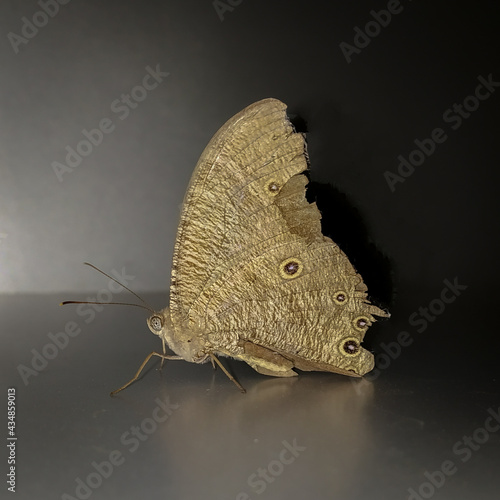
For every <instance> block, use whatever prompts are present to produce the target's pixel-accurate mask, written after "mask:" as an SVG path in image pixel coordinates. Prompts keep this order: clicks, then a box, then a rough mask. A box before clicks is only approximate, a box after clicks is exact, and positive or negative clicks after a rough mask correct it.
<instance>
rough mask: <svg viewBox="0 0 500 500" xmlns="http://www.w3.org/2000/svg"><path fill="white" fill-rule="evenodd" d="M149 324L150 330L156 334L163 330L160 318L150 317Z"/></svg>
mask: <svg viewBox="0 0 500 500" xmlns="http://www.w3.org/2000/svg"><path fill="white" fill-rule="evenodd" d="M149 324H150V325H151V328H152V329H153V330H155V331H157V332H161V329H162V328H163V321H162V320H161V318H160V316H151V318H150V319H149Z"/></svg>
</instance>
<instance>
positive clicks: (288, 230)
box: [112, 99, 389, 394]
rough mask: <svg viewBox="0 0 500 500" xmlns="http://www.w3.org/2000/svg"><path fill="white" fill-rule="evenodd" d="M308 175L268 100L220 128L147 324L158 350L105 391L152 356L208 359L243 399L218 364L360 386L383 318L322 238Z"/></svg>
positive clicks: (193, 185)
mask: <svg viewBox="0 0 500 500" xmlns="http://www.w3.org/2000/svg"><path fill="white" fill-rule="evenodd" d="M307 169H308V156H307V147H306V141H305V136H304V135H303V134H302V133H299V132H297V131H296V130H295V129H294V127H293V125H292V123H291V122H290V120H289V119H288V117H287V114H286V105H285V104H284V103H282V102H281V101H279V100H277V99H264V100H261V101H258V102H256V103H254V104H251V105H250V106H248V107H246V108H245V109H243V110H242V111H241V112H239V113H238V114H237V115H235V116H233V117H232V118H231V119H230V120H229V121H228V122H227V123H226V124H225V125H223V126H222V127H221V128H220V129H219V131H218V132H217V133H216V134H215V136H214V137H213V138H212V139H211V141H210V142H209V144H208V145H207V147H206V148H205V150H204V151H203V153H202V155H201V157H200V159H199V161H198V163H197V165H196V168H195V170H194V172H193V175H192V177H191V181H190V184H189V187H188V189H187V192H186V195H185V199H184V203H183V205H182V211H181V217H180V223H179V227H178V231H177V238H176V241H175V247H174V254H173V262H172V272H171V283H170V302H169V306H168V307H165V308H164V309H162V310H161V311H152V314H151V316H150V317H149V318H148V320H147V324H148V327H149V329H150V330H151V332H153V333H154V334H155V335H158V336H159V337H160V339H161V340H162V344H163V352H162V353H159V352H152V353H151V354H150V355H149V356H148V357H147V358H146V360H145V361H144V362H143V364H142V365H141V367H140V369H139V371H138V372H137V374H136V375H135V377H134V378H132V380H130V381H129V382H128V383H127V384H125V385H124V386H122V387H120V388H119V389H117V390H116V391H114V392H113V393H112V394H116V393H117V392H119V391H121V390H123V389H124V388H125V387H128V386H129V385H130V384H131V383H132V382H134V381H135V380H137V378H138V377H139V374H140V372H141V371H142V369H143V367H144V366H145V365H146V363H147V362H148V361H149V359H151V357H153V356H158V357H160V358H162V362H163V360H164V359H169V360H170V359H183V360H185V361H189V362H193V363H204V362H207V361H211V362H212V364H213V365H214V367H215V364H214V363H216V364H217V365H219V366H220V367H221V369H222V370H223V371H224V373H226V375H227V376H228V377H229V378H230V379H231V380H232V381H233V382H234V383H235V384H236V385H237V386H238V387H239V388H240V390H242V391H243V392H244V389H243V387H241V385H240V384H239V383H238V382H237V381H236V380H235V378H234V377H233V376H232V375H231V374H230V373H229V372H228V371H227V370H226V368H225V367H224V365H223V364H222V363H221V362H220V360H219V359H218V357H219V356H228V357H231V358H234V359H238V360H241V361H244V362H246V363H247V364H249V365H250V366H251V367H252V368H253V369H254V370H256V371H257V372H259V373H261V374H264V375H270V376H277V377H292V376H296V375H297V372H296V371H295V369H299V370H304V371H325V372H335V373H340V374H343V375H348V376H353V377H360V376H362V375H364V374H365V373H367V372H369V371H370V370H371V369H372V368H373V366H374V359H373V355H372V354H371V353H370V352H369V351H367V350H366V349H364V348H363V347H362V346H361V343H362V341H363V338H364V336H365V333H366V331H367V329H368V327H369V326H370V325H371V324H372V323H373V322H374V321H375V316H379V317H384V316H389V314H388V313H387V312H386V311H384V310H382V309H380V308H378V307H376V306H374V305H372V304H370V303H369V301H368V300H367V288H366V285H365V284H364V283H363V280H362V278H361V276H360V275H359V274H358V273H357V272H356V270H355V269H354V267H353V266H352V264H351V263H350V262H349V259H348V258H347V256H346V255H345V254H344V253H343V252H342V250H340V248H339V247H338V245H336V244H335V243H334V242H333V241H332V240H331V239H330V238H328V237H326V236H324V235H323V233H322V231H321V222H320V219H321V214H320V212H319V210H318V208H317V207H316V204H315V203H309V202H308V201H307V200H306V197H305V191H306V185H307V183H308V180H307V177H306V176H305V175H304V172H305V171H306V170H307ZM132 293H133V292H132ZM141 300H142V299H141ZM147 308H148V309H149V307H147ZM150 310H151V309H150ZM166 346H168V347H169V348H170V349H171V350H172V351H173V352H174V354H173V355H172V354H167V353H166Z"/></svg>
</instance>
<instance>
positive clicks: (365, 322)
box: [353, 316, 370, 332]
mask: <svg viewBox="0 0 500 500" xmlns="http://www.w3.org/2000/svg"><path fill="white" fill-rule="evenodd" d="M369 323H370V321H369V319H368V318H367V317H366V316H358V317H357V318H355V320H354V321H353V326H354V328H355V329H356V330H358V331H360V332H364V331H365V330H366V329H367V328H368V326H369Z"/></svg>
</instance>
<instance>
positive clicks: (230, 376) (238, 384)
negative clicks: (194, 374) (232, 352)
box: [210, 353, 247, 392]
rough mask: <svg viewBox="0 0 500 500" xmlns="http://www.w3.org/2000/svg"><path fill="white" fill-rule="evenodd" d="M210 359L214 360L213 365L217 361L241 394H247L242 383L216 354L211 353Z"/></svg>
mask: <svg viewBox="0 0 500 500" xmlns="http://www.w3.org/2000/svg"><path fill="white" fill-rule="evenodd" d="M210 359H211V360H212V364H213V362H214V361H215V362H216V363H217V364H218V365H219V366H220V369H221V370H222V371H223V372H224V373H225V374H226V375H227V377H228V379H229V380H231V381H232V382H233V383H234V385H235V386H236V387H237V388H238V389H239V390H240V391H241V392H247V391H245V389H244V388H243V387H242V386H241V385H240V383H239V382H238V381H237V380H236V379H235V378H234V377H233V376H232V375H231V374H230V373H229V372H228V371H227V370H226V369H225V368H224V365H223V364H222V363H221V362H220V361H219V359H218V358H217V356H215V355H214V354H212V353H210Z"/></svg>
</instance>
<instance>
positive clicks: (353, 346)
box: [339, 337, 361, 357]
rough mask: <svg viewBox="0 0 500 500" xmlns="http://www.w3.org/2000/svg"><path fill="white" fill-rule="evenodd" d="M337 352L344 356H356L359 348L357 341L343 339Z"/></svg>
mask: <svg viewBox="0 0 500 500" xmlns="http://www.w3.org/2000/svg"><path fill="white" fill-rule="evenodd" d="M339 351H340V353H341V354H342V355H344V356H351V357H352V356H358V355H359V353H360V352H361V348H360V345H359V342H358V340H357V339H355V338H353V337H349V338H347V339H343V340H342V341H341V342H340V344H339Z"/></svg>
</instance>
